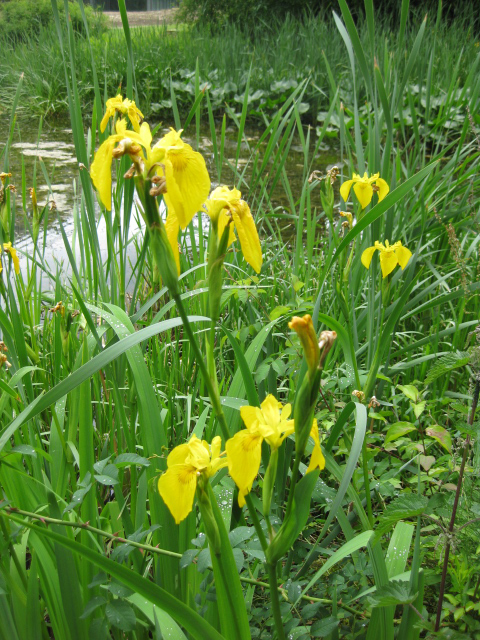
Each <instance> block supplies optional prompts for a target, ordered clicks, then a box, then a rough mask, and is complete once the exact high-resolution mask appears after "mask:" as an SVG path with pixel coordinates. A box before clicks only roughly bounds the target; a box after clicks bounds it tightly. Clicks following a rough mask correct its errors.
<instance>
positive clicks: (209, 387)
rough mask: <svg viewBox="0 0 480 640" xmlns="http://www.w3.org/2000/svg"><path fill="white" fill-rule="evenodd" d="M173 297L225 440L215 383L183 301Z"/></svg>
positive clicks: (226, 435)
mask: <svg viewBox="0 0 480 640" xmlns="http://www.w3.org/2000/svg"><path fill="white" fill-rule="evenodd" d="M173 299H174V300H175V304H176V305H177V309H178V313H179V314H180V317H181V318H182V320H183V326H184V329H185V332H186V334H187V336H188V339H189V341H190V344H191V346H192V349H193V352H194V354H195V358H196V363H197V365H198V366H199V368H200V371H201V373H202V376H203V379H204V382H205V385H206V387H207V391H208V395H209V396H210V400H211V402H212V407H213V410H214V411H215V415H216V416H217V420H218V422H219V424H220V428H221V430H222V434H223V437H224V438H225V441H227V440H228V439H229V438H230V432H229V430H228V426H227V421H226V419H225V414H224V413H223V409H222V405H221V402H220V396H219V394H218V390H217V389H216V388H215V385H214V384H213V382H212V380H211V379H210V375H209V372H208V369H207V365H206V364H205V360H204V356H203V354H202V352H201V351H200V347H199V346H198V342H197V339H196V337H195V334H194V333H193V331H192V327H191V325H190V321H189V319H188V315H187V312H186V311H185V307H184V306H183V302H182V299H181V297H180V294H178V293H177V294H176V295H174V296H173Z"/></svg>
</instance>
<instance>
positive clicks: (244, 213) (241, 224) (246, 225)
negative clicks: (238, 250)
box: [231, 200, 263, 273]
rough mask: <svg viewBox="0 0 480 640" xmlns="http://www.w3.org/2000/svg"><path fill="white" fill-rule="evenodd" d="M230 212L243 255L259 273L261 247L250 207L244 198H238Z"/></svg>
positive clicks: (261, 259)
mask: <svg viewBox="0 0 480 640" xmlns="http://www.w3.org/2000/svg"><path fill="white" fill-rule="evenodd" d="M231 212H232V216H233V221H234V223H235V229H236V231H237V234H238V239H239V240H240V246H241V247H242V253H243V257H244V258H245V260H246V261H247V262H248V264H249V265H250V266H251V267H252V268H253V269H254V271H256V272H257V273H260V269H261V268H262V262H263V258H262V247H261V245H260V239H259V237H258V232H257V227H256V226H255V221H254V219H253V216H252V214H251V212H250V207H249V206H248V204H247V203H246V202H245V201H244V200H239V204H238V205H233V206H232V208H231Z"/></svg>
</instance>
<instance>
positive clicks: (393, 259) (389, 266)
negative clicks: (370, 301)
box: [380, 250, 398, 278]
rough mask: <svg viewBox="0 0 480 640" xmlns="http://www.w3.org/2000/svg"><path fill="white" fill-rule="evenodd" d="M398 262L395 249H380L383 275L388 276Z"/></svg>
mask: <svg viewBox="0 0 480 640" xmlns="http://www.w3.org/2000/svg"><path fill="white" fill-rule="evenodd" d="M397 264H398V258H397V256H396V255H395V252H394V251H388V250H385V251H380V267H381V269H382V276H383V277H384V278H386V277H387V276H388V275H389V274H390V273H392V271H393V270H394V269H395V267H396V266H397Z"/></svg>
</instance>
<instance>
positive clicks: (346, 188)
mask: <svg viewBox="0 0 480 640" xmlns="http://www.w3.org/2000/svg"><path fill="white" fill-rule="evenodd" d="M352 184H353V180H347V181H346V182H344V183H343V184H342V186H341V187H340V195H341V196H342V199H343V201H344V202H346V201H347V200H348V196H349V195H350V189H351V188H352Z"/></svg>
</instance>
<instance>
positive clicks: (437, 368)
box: [425, 351, 470, 384]
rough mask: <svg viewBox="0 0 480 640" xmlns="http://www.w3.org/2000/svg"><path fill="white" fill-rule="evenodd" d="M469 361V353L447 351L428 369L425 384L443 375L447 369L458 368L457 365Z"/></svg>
mask: <svg viewBox="0 0 480 640" xmlns="http://www.w3.org/2000/svg"><path fill="white" fill-rule="evenodd" d="M469 362H470V354H468V353H466V352H465V351H460V352H458V353H449V354H448V355H446V356H442V357H441V358H439V359H438V360H437V361H436V362H435V364H434V365H433V366H432V367H431V369H430V371H429V372H428V374H427V377H426V378H425V384H431V383H432V382H433V381H434V380H436V379H437V378H440V376H443V375H445V374H446V373H448V372H449V371H453V369H458V368H459V367H463V366H465V365H466V364H468V363H469Z"/></svg>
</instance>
